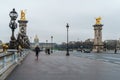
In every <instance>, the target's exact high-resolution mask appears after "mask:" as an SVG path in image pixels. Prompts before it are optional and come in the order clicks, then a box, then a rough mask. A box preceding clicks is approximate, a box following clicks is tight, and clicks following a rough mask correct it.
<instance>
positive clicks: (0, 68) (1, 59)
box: [0, 49, 29, 80]
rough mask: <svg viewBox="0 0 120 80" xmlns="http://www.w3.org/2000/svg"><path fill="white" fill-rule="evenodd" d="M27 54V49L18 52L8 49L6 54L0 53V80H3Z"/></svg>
mask: <svg viewBox="0 0 120 80" xmlns="http://www.w3.org/2000/svg"><path fill="white" fill-rule="evenodd" d="M28 53H29V50H27V49H24V50H22V51H20V52H18V51H17V50H15V49H8V50H7V52H3V53H0V80H4V79H5V78H6V77H7V76H8V75H9V74H10V72H11V71H12V70H13V69H14V68H15V67H16V66H17V65H18V64H19V63H20V62H21V61H22V60H23V59H24V58H25V56H26V55H27V54H28Z"/></svg>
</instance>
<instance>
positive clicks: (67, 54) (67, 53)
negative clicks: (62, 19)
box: [66, 23, 70, 56]
mask: <svg viewBox="0 0 120 80" xmlns="http://www.w3.org/2000/svg"><path fill="white" fill-rule="evenodd" d="M66 28H67V52H66V56H69V55H70V54H69V46H68V41H69V34H68V30H69V25H68V23H67V25H66Z"/></svg>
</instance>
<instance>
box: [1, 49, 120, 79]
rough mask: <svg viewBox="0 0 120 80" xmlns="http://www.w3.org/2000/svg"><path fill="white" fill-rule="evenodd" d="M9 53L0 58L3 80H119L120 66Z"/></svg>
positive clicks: (58, 54) (62, 56) (25, 52)
mask: <svg viewBox="0 0 120 80" xmlns="http://www.w3.org/2000/svg"><path fill="white" fill-rule="evenodd" d="M65 53H66V52H64V51H55V52H54V53H52V54H51V55H46V54H45V53H44V52H40V55H39V59H38V60H36V57H35V53H34V52H33V51H30V50H23V51H22V52H21V53H20V52H17V51H16V50H9V51H8V52H7V53H2V54H1V55H0V80H119V79H120V65H118V64H113V63H109V62H104V61H101V60H94V59H89V58H85V57H77V56H74V55H72V53H71V56H65Z"/></svg>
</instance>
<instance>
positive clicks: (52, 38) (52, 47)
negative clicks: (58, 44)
mask: <svg viewBox="0 0 120 80" xmlns="http://www.w3.org/2000/svg"><path fill="white" fill-rule="evenodd" d="M51 53H53V36H51Z"/></svg>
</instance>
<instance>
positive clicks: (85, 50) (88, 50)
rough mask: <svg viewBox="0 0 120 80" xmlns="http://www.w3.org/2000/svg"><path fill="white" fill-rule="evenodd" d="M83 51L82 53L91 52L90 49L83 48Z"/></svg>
mask: <svg viewBox="0 0 120 80" xmlns="http://www.w3.org/2000/svg"><path fill="white" fill-rule="evenodd" d="M83 51H84V53H90V52H91V50H90V49H84V50H83Z"/></svg>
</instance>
